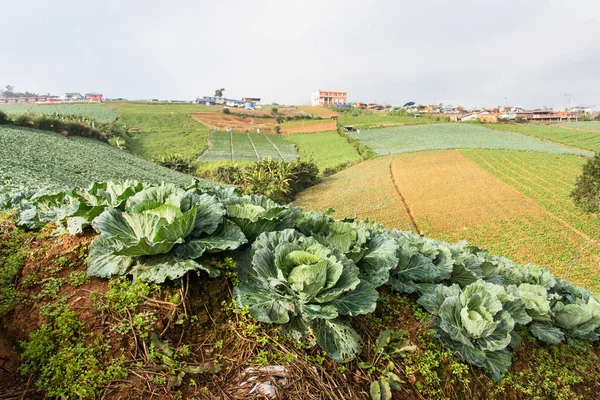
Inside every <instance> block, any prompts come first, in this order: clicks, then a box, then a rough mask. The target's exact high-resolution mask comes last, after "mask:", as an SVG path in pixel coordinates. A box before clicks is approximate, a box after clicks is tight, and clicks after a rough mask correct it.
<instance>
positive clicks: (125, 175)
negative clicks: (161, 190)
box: [0, 126, 210, 189]
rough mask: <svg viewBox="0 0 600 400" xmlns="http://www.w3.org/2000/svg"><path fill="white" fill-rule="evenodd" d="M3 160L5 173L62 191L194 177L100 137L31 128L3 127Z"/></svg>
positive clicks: (1, 165)
mask: <svg viewBox="0 0 600 400" xmlns="http://www.w3.org/2000/svg"><path fill="white" fill-rule="evenodd" d="M0 159H1V160H2V162H1V163H0V177H3V178H8V180H10V181H14V182H15V183H20V184H22V185H24V186H32V187H42V186H49V187H52V188H56V189H59V188H68V187H73V186H88V185H89V184H90V183H91V182H94V181H106V180H126V179H135V180H139V181H142V182H151V183H158V182H162V181H165V182H173V183H178V184H188V183H190V182H191V181H192V177H191V176H189V175H185V174H182V173H179V172H176V171H173V170H170V169H167V168H163V167H160V166H158V165H156V164H153V163H151V162H148V161H145V160H142V159H140V158H138V157H135V156H132V155H131V154H128V153H126V152H124V151H122V150H119V149H117V148H116V147H113V146H110V145H108V144H106V143H102V142H99V141H97V140H95V139H86V138H81V137H64V136H61V135H59V134H58V133H54V132H48V131H39V130H34V129H29V128H18V127H8V126H4V127H0ZM206 183H207V184H210V182H209V181H206Z"/></svg>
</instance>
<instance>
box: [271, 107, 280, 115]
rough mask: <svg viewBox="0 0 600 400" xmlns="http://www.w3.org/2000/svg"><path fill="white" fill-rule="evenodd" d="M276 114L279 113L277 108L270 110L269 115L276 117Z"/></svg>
mask: <svg viewBox="0 0 600 400" xmlns="http://www.w3.org/2000/svg"><path fill="white" fill-rule="evenodd" d="M278 112H279V110H278V109H277V107H273V108H271V114H273V115H277V113H278Z"/></svg>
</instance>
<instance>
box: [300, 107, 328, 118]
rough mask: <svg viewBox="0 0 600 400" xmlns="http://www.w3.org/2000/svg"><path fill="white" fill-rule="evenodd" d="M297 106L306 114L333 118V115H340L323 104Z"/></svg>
mask: <svg viewBox="0 0 600 400" xmlns="http://www.w3.org/2000/svg"><path fill="white" fill-rule="evenodd" d="M296 108H297V109H298V110H300V111H302V112H304V113H305V114H312V115H314V116H315V117H321V118H326V119H328V118H331V116H332V115H339V114H338V113H337V112H335V111H333V110H332V109H330V108H327V107H321V106H296Z"/></svg>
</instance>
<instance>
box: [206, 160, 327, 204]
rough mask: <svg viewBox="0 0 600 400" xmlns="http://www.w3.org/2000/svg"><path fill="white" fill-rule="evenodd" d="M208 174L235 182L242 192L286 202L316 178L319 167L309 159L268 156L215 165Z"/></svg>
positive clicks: (316, 179)
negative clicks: (272, 157) (231, 163)
mask: <svg viewBox="0 0 600 400" xmlns="http://www.w3.org/2000/svg"><path fill="white" fill-rule="evenodd" d="M207 177H208V178H213V179H216V180H218V181H220V182H222V183H227V184H232V185H237V186H239V187H240V189H241V190H242V192H244V194H264V195H265V196H267V197H269V198H271V199H272V200H274V201H276V202H279V203H288V202H290V201H292V200H293V199H294V198H295V197H296V195H297V194H298V193H300V192H301V191H302V190H304V189H306V188H308V187H310V186H313V185H315V184H317V183H318V182H319V169H318V167H317V165H316V164H315V163H313V162H312V161H309V160H292V161H283V160H273V159H270V158H268V159H264V160H262V161H260V162H257V163H252V164H249V165H243V166H240V165H231V166H229V165H228V166H222V167H218V168H217V169H216V170H215V171H214V172H212V173H211V174H210V175H209V176H207Z"/></svg>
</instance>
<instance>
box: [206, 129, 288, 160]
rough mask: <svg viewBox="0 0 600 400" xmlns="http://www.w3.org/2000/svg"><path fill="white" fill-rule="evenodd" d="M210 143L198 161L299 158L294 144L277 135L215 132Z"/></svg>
mask: <svg viewBox="0 0 600 400" xmlns="http://www.w3.org/2000/svg"><path fill="white" fill-rule="evenodd" d="M209 142H210V147H209V148H208V150H206V151H205V152H204V153H203V154H202V155H201V156H200V157H198V161H200V162H214V161H258V160H262V159H264V158H269V157H271V158H273V159H283V160H292V159H294V158H296V157H298V153H297V152H296V149H295V147H294V144H293V143H290V142H287V141H285V140H283V139H282V138H281V137H280V136H276V135H264V134H256V133H245V132H231V134H229V133H227V132H222V131H214V132H211V133H210V137H209Z"/></svg>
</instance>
